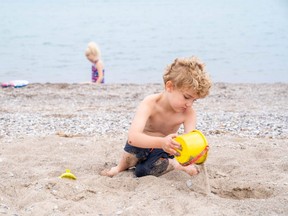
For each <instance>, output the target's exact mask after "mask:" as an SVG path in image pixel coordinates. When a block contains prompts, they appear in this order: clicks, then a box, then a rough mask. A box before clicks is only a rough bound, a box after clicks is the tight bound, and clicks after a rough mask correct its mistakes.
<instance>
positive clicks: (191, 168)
mask: <svg viewBox="0 0 288 216" xmlns="http://www.w3.org/2000/svg"><path fill="white" fill-rule="evenodd" d="M183 171H185V172H186V173H188V174H189V175H190V176H193V175H197V174H199V173H200V171H199V169H198V168H197V167H196V166H194V165H192V164H191V165H188V166H184V167H183Z"/></svg>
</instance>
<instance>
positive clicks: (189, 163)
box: [183, 145, 209, 166]
mask: <svg viewBox="0 0 288 216" xmlns="http://www.w3.org/2000/svg"><path fill="white" fill-rule="evenodd" d="M208 150H209V146H208V145H207V146H206V147H205V148H204V149H203V151H202V152H200V154H198V155H197V156H196V157H194V158H193V159H192V160H191V161H189V162H187V163H185V164H183V166H188V165H191V164H193V163H195V162H196V161H197V160H198V159H199V158H201V157H202V156H203V155H204V154H206V152H208Z"/></svg>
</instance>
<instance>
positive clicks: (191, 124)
mask: <svg viewBox="0 0 288 216" xmlns="http://www.w3.org/2000/svg"><path fill="white" fill-rule="evenodd" d="M183 125H184V133H189V132H190V131H192V130H195V128H196V111H195V110H194V109H193V108H192V107H191V109H190V110H189V112H188V115H187V117H186V118H185V121H184V124H183Z"/></svg>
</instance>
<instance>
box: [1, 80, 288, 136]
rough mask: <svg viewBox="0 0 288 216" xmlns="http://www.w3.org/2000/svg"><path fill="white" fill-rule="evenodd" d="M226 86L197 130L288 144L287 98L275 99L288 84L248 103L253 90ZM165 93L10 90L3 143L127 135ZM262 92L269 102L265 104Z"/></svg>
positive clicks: (49, 87) (201, 107)
mask: <svg viewBox="0 0 288 216" xmlns="http://www.w3.org/2000/svg"><path fill="white" fill-rule="evenodd" d="M221 85H223V84H221ZM221 85H220V84H218V85H217V84H216V87H215V90H214V92H212V93H211V95H210V96H209V97H207V99H206V98H205V99H203V100H199V102H198V101H197V102H196V103H195V106H194V107H195V109H196V110H197V126H196V127H197V129H199V130H201V131H202V132H203V133H204V134H206V135H209V136H223V135H232V136H240V137H249V138H252V137H254V138H257V137H264V138H280V139H285V138H288V111H287V107H288V104H287V103H288V102H287V100H286V98H287V97H286V96H287V95H284V94H283V95H281V94H280V95H279V96H278V98H277V97H276V96H275V94H273V91H277V90H279V92H288V84H282V85H276V84H275V85H272V84H271V86H269V87H266V86H262V85H259V86H257V89H258V91H254V92H252V93H251V92H249V93H247V95H246V96H245V98H243V89H245V91H246V89H247V91H248V90H249V88H250V91H252V90H253V85H248V84H247V85H245V84H242V85H241V84H238V85H235V86H234V85H232V84H225V85H226V87H227V88H222V87H221ZM267 88H268V89H269V91H268V90H267ZM237 89H238V90H239V93H238V92H237ZM251 89H252V90H251ZM131 90H133V93H131ZM161 90H162V86H161V85H160V84H145V85H144V84H143V85H133V84H115V85H102V86H99V87H97V86H96V87H93V86H92V85H91V86H90V85H86V86H84V85H77V84H73V85H72V84H71V85H66V86H61V84H31V85H30V86H29V88H28V87H25V88H21V89H4V90H3V92H2V94H1V95H0V99H1V101H3V102H1V107H0V116H1V117H0V139H3V138H4V139H8V140H9V138H15V137H16V138H19V137H25V136H47V135H53V134H57V132H60V131H61V132H64V133H65V134H68V135H83V136H94V135H95V134H99V135H102V134H107V133H127V131H128V129H129V126H130V123H131V121H132V119H133V116H134V113H135V110H136V108H137V105H138V104H139V102H140V101H141V100H142V99H143V98H144V97H145V96H146V95H148V94H151V93H154V92H158V91H161ZM240 90H241V91H242V93H241V91H240ZM271 91H272V93H271ZM258 92H262V94H261V95H264V96H265V103H263V102H264V101H263V99H262V98H261V97H262V96H261V95H259V93H258ZM235 94H236V95H235ZM251 94H252V95H251ZM31 95H33V97H32V96H31ZM226 96H227V97H228V98H230V99H229V100H227V99H226ZM257 100H258V101H257ZM232 104H237V107H236V108H234V106H232ZM231 107H232V108H233V109H232V108H231ZM181 131H183V128H180V130H179V132H180V133H181Z"/></svg>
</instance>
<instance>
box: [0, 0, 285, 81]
mask: <svg viewBox="0 0 288 216" xmlns="http://www.w3.org/2000/svg"><path fill="white" fill-rule="evenodd" d="M0 38H1V40H0V82H4V81H9V80H13V79H25V80H28V81H30V82H68V83H73V82H83V81H88V80H89V79H90V63H89V62H88V61H87V60H86V58H85V56H84V50H85V48H86V45H87V43H88V42H89V41H92V40H93V41H96V42H97V43H99V45H100V47H101V50H102V54H103V60H104V62H105V69H106V78H105V79H106V83H150V82H162V80H161V76H162V73H163V70H164V68H165V67H166V65H167V64H169V63H171V62H172V61H173V59H174V58H176V57H183V56H191V55H196V56H198V57H199V58H200V59H201V60H203V61H204V62H205V63H206V65H207V70H208V71H209V73H210V74H211V76H212V79H213V80H214V81H217V82H253V83H261V82H269V83H271V82H288V69H287V68H288V51H287V50H288V1H287V0H259V1H250V0H234V1H228V0H217V1H213V0H203V1H196V0H157V1H155V0H154V1H152V0H137V1H134V0H106V1H100V0H93V1H92V0H69V1H68V0H57V1H56V0H49V1H44V0H13V1H9V0H0Z"/></svg>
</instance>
